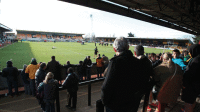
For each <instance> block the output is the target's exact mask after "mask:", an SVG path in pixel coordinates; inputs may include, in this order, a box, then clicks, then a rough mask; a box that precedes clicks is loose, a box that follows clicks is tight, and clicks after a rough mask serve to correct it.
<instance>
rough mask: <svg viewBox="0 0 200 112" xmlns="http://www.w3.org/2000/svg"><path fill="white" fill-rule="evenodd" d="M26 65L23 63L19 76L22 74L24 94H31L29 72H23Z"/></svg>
mask: <svg viewBox="0 0 200 112" xmlns="http://www.w3.org/2000/svg"><path fill="white" fill-rule="evenodd" d="M26 67H27V65H26V64H24V66H23V70H22V72H21V76H22V80H23V82H24V90H25V94H28V95H31V89H30V81H29V80H30V79H29V74H27V73H25V70H26Z"/></svg>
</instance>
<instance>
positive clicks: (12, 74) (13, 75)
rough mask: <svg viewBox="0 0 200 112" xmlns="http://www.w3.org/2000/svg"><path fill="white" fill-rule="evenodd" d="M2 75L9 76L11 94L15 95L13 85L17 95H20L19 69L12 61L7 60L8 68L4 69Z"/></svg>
mask: <svg viewBox="0 0 200 112" xmlns="http://www.w3.org/2000/svg"><path fill="white" fill-rule="evenodd" d="M2 76H3V77H6V78H7V83H8V91H9V95H11V97H13V93H12V85H14V87H15V95H18V94H19V93H18V80H17V76H18V70H17V68H16V67H13V66H12V61H8V62H7V68H4V69H3V71H2Z"/></svg>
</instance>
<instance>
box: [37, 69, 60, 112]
mask: <svg viewBox="0 0 200 112" xmlns="http://www.w3.org/2000/svg"><path fill="white" fill-rule="evenodd" d="M42 91H44V102H45V112H55V105H54V102H55V99H56V91H58V81H57V80H54V75H53V73H51V72H48V73H47V75H46V77H45V80H44V81H43V82H41V83H40V84H39V86H38V92H39V93H40V94H41V92H42Z"/></svg>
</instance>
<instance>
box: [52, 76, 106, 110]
mask: <svg viewBox="0 0 200 112" xmlns="http://www.w3.org/2000/svg"><path fill="white" fill-rule="evenodd" d="M104 79H105V78H104V77H103V78H99V79H94V80H89V81H84V82H80V83H79V84H78V85H79V86H83V85H87V84H88V106H91V84H92V83H95V82H99V81H103V80H104ZM65 89H66V88H64V87H59V91H61V90H65ZM59 91H58V92H57V94H56V110H57V112H60V99H59Z"/></svg>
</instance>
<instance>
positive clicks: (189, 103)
mask: <svg viewBox="0 0 200 112" xmlns="http://www.w3.org/2000/svg"><path fill="white" fill-rule="evenodd" d="M189 54H190V56H191V57H192V59H191V60H190V62H189V63H188V66H187V69H186V71H185V73H184V75H183V90H182V97H181V99H182V100H183V101H185V111H186V112H193V109H194V107H195V105H196V98H197V96H198V95H199V94H200V89H199V88H200V82H199V79H200V75H199V74H200V70H199V67H200V45H199V44H194V45H191V46H190V47H189Z"/></svg>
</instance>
